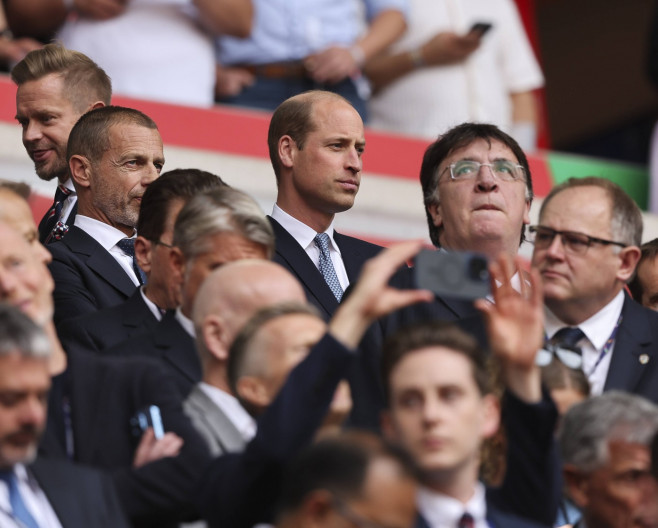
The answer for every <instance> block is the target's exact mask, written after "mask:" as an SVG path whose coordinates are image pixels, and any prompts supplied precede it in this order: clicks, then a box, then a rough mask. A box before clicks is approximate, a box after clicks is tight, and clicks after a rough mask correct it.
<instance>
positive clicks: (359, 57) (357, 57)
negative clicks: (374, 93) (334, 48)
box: [349, 44, 366, 68]
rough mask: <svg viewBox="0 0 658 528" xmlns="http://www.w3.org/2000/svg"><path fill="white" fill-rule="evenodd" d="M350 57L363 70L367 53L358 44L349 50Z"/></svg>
mask: <svg viewBox="0 0 658 528" xmlns="http://www.w3.org/2000/svg"><path fill="white" fill-rule="evenodd" d="M349 52H350V55H351V56H352V59H353V60H354V62H355V63H356V65H357V66H358V67H359V68H363V65H364V64H365V63H366V53H365V51H363V48H362V47H361V46H359V45H358V44H354V46H352V47H351V48H349Z"/></svg>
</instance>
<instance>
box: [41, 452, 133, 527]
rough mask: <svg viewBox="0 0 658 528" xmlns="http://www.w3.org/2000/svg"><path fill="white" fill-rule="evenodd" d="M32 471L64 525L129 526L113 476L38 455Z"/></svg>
mask: <svg viewBox="0 0 658 528" xmlns="http://www.w3.org/2000/svg"><path fill="white" fill-rule="evenodd" d="M28 470H29V471H30V473H32V475H34V477H35V478H36V480H37V482H38V483H39V487H40V488H41V490H42V491H43V492H44V493H45V495H46V497H47V498H48V502H50V505H51V506H52V508H53V510H54V511H55V514H56V515H57V518H58V519H59V522H60V523H61V524H62V527H63V528H79V527H81V526H85V527H88V528H124V527H125V528H128V527H129V526H130V524H129V523H128V520H127V519H126V517H125V515H124V513H123V511H122V509H121V504H120V503H119V500H118V498H117V495H116V490H115V489H114V485H113V484H112V481H111V480H110V478H109V477H108V476H107V475H106V474H104V473H102V472H100V471H95V470H93V469H90V468H85V467H82V466H77V465H75V464H71V463H69V462H67V461H64V460H46V459H44V458H38V459H37V460H36V461H35V462H34V463H33V464H31V465H30V466H29V467H28Z"/></svg>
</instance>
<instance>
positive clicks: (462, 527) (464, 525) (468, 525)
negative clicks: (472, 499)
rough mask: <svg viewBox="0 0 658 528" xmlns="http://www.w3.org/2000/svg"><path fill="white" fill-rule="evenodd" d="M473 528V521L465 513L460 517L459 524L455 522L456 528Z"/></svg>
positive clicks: (469, 515)
mask: <svg viewBox="0 0 658 528" xmlns="http://www.w3.org/2000/svg"><path fill="white" fill-rule="evenodd" d="M474 526H475V519H473V516H472V515H471V514H470V513H468V512H465V513H464V515H462V516H461V517H460V518H459V522H457V528H474Z"/></svg>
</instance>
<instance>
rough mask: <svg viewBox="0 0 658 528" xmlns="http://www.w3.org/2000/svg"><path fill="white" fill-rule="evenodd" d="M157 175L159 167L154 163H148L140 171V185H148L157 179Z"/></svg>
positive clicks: (158, 174)
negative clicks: (146, 166) (145, 167)
mask: <svg viewBox="0 0 658 528" xmlns="http://www.w3.org/2000/svg"><path fill="white" fill-rule="evenodd" d="M159 176H160V172H159V169H158V168H157V167H156V166H155V165H153V164H150V165H149V167H148V169H147V170H145V171H144V172H143V173H142V181H141V183H142V186H143V187H148V186H149V185H150V184H151V183H153V182H154V181H155V180H157V179H158V177H159Z"/></svg>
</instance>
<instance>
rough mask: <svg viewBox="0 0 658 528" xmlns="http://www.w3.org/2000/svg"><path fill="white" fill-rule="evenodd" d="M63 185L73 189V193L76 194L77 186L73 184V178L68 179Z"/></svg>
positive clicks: (70, 189)
mask: <svg viewBox="0 0 658 528" xmlns="http://www.w3.org/2000/svg"><path fill="white" fill-rule="evenodd" d="M61 185H62V187H66V188H67V189H68V190H69V191H71V194H76V192H75V187H74V186H73V180H71V178H69V179H68V180H66V181H65V182H64V183H62V184H61Z"/></svg>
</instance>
